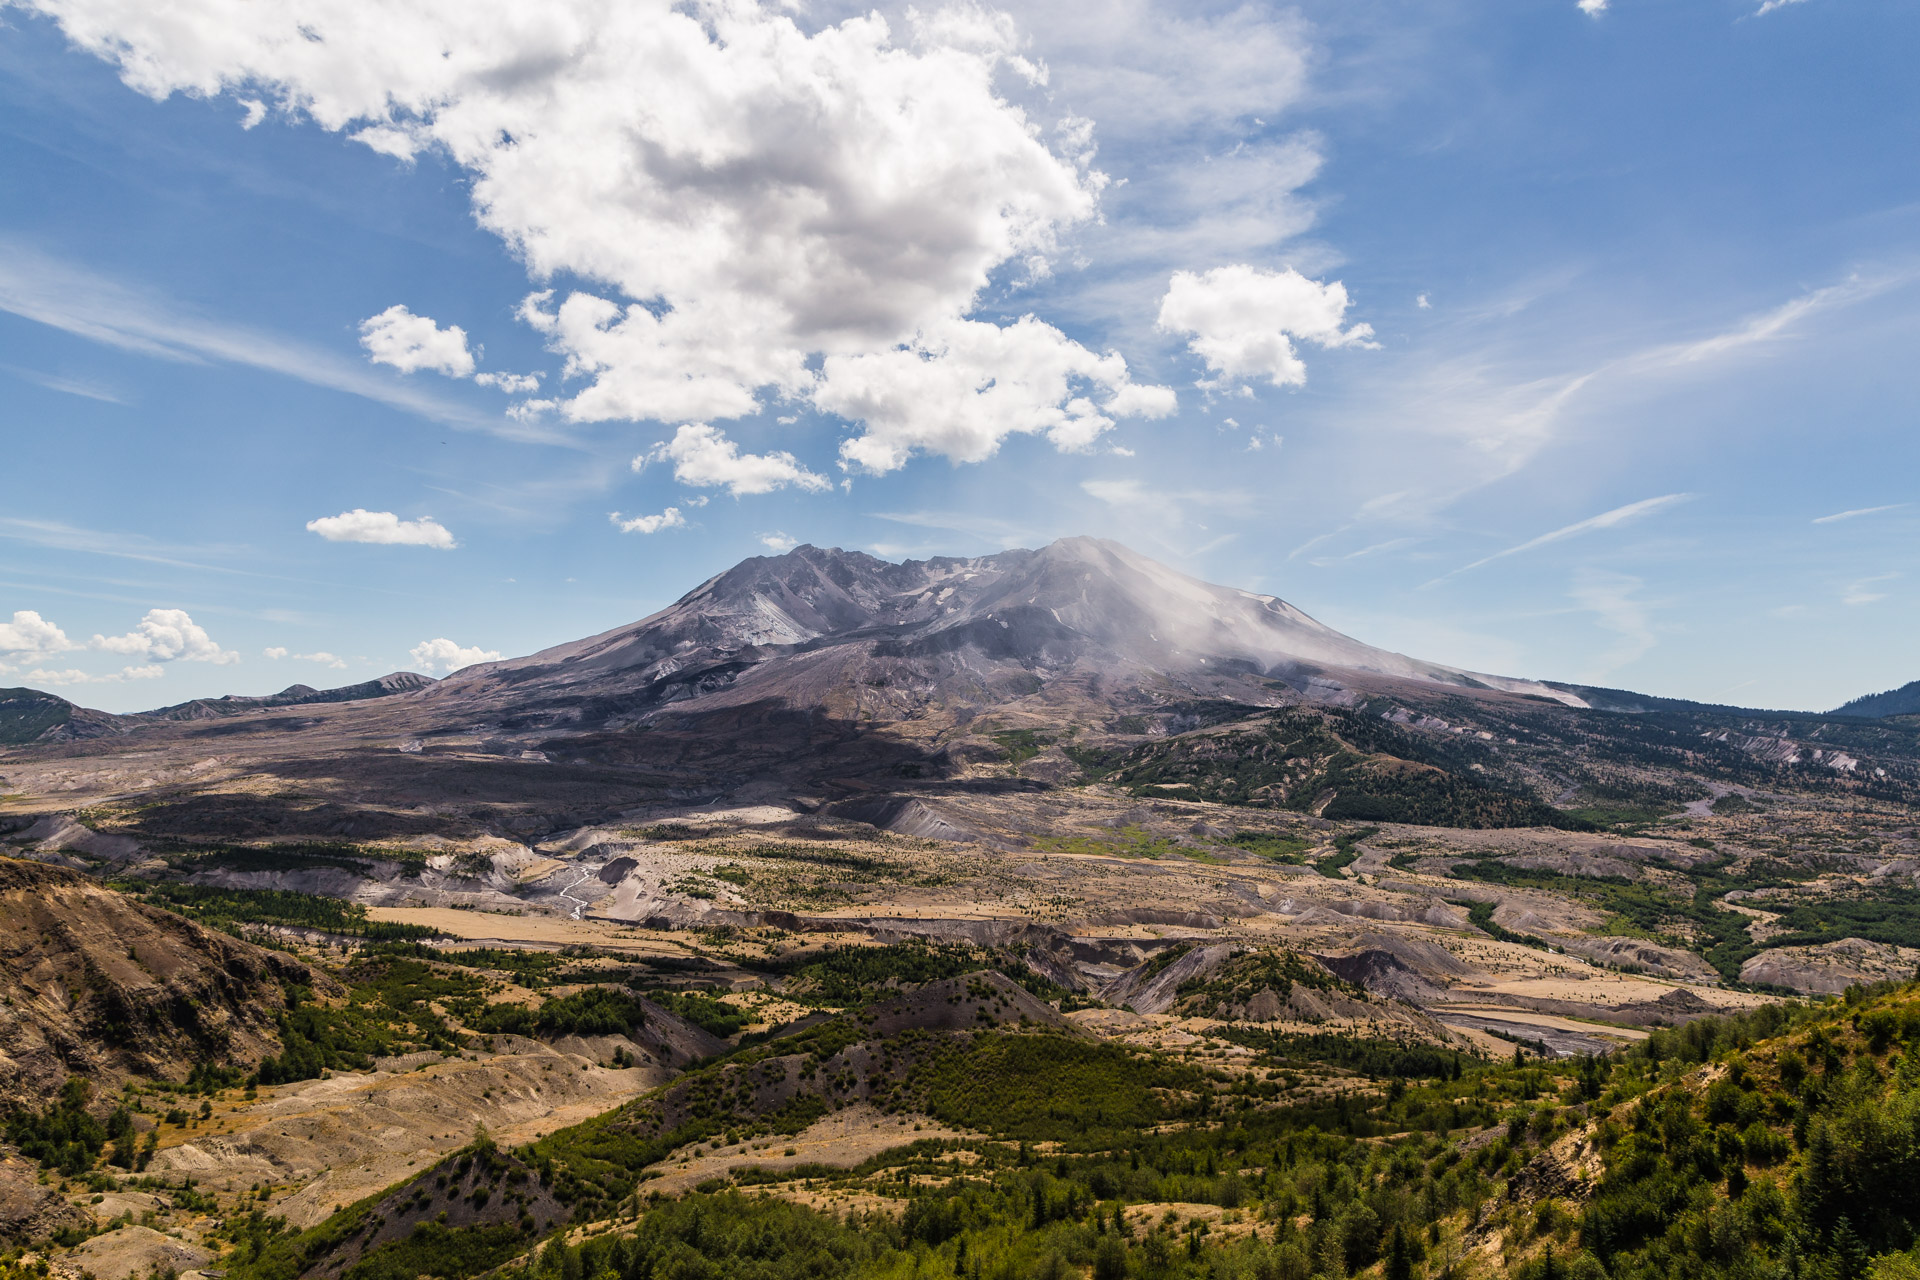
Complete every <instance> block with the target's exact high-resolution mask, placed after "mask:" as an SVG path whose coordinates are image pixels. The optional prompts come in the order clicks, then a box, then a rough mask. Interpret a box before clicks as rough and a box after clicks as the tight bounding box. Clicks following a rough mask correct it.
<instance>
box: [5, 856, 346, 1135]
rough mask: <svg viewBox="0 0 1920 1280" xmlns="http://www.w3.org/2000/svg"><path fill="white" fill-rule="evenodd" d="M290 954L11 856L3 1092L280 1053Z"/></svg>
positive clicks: (301, 973)
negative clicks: (278, 1019)
mask: <svg viewBox="0 0 1920 1280" xmlns="http://www.w3.org/2000/svg"><path fill="white" fill-rule="evenodd" d="M314 980H315V978H314V975H312V974H311V972H310V971H309V970H308V969H307V967H306V966H305V965H302V964H300V963H298V962H297V961H294V960H292V959H290V958H288V957H286V956H283V955H281V954H279V953H278V952H273V951H267V950H265V949H263V948H261V947H257V946H254V945H253V944H252V943H248V942H242V941H240V940H238V939H237V938H230V937H228V936H227V935H225V934H222V933H215V932H213V931H212V930H209V929H205V928H202V927H201V926H200V925H197V924H194V923H192V922H191V921H188V920H183V919H181V918H180V917H178V916H175V915H171V914H169V913H168V912H165V911H160V910H157V909H155V908H152V907H146V906H142V905H141V904H140V903H138V902H135V901H133V900H132V899H131V898H128V897H126V896H125V895H124V894H120V893H115V892H114V891H113V890H111V889H107V888H103V887H102V886H101V885H99V884H98V883H96V882H95V881H93V880H90V879H89V878H87V877H86V876H84V875H81V874H79V873H77V872H73V871H67V870H64V869H62V868H59V867H49V866H45V865H43V864H40V863H35V862H21V861H17V860H14V859H11V858H0V1090H5V1091H6V1092H7V1093H8V1095H9V1096H12V1097H16V1098H23V1097H41V1096H45V1095H47V1094H50V1093H51V1092H53V1091H54V1090H56V1089H58V1088H59V1086H60V1084H61V1082H62V1081H64V1080H65V1079H66V1078H67V1077H68V1076H69V1075H84V1076H87V1077H90V1078H92V1079H95V1080H99V1081H103V1082H106V1083H108V1084H117V1083H118V1081H120V1080H122V1079H124V1078H126V1077H128V1076H146V1077H151V1078H169V1079H178V1078H180V1077H182V1076H184V1075H185V1074H186V1073H187V1072H188V1071H190V1070H191V1069H192V1068H193V1066H194V1065H195V1064H196V1063H199V1062H216V1063H222V1064H232V1065H236V1066H250V1065H252V1064H253V1063H255V1062H257V1061H259V1059H260V1058H261V1057H262V1056H264V1055H266V1054H269V1053H273V1052H276V1051H277V1050H278V1047H279V1045H278V1041H277V1038H276V1035H275V1027H274V1012H275V1010H278V1009H281V1008H284V1007H285V996H284V993H283V988H282V983H283V982H302V983H311V982H313V981H314Z"/></svg>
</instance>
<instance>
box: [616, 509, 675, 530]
mask: <svg viewBox="0 0 1920 1280" xmlns="http://www.w3.org/2000/svg"><path fill="white" fill-rule="evenodd" d="M607 519H609V520H611V521H613V526H614V528H616V529H618V530H620V532H622V533H658V532H660V531H661V530H662V529H676V528H679V527H681V526H682V525H685V524H686V522H687V519H686V517H685V516H683V515H681V514H680V508H678V507H668V508H667V509H666V510H665V511H662V512H661V513H660V514H659V515H657V516H634V517H633V518H632V519H630V520H623V519H622V518H621V517H620V513H619V512H618V511H610V512H608V513H607Z"/></svg>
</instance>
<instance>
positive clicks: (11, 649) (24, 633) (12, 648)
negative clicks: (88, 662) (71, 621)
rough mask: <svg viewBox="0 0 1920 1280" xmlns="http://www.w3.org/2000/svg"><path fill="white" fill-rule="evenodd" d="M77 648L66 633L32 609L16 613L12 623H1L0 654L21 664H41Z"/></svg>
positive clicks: (18, 610) (20, 610)
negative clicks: (55, 655) (56, 655)
mask: <svg viewBox="0 0 1920 1280" xmlns="http://www.w3.org/2000/svg"><path fill="white" fill-rule="evenodd" d="M78 647H79V646H78V645H76V644H74V643H73V641H71V640H69V639H67V633H66V632H64V631H62V630H61V629H60V628H59V627H57V626H55V625H54V624H53V623H51V622H48V621H47V620H46V619H45V618H43V617H41V616H40V615H39V614H38V613H36V612H35V611H34V610H32V609H16V610H15V611H14V614H13V621H12V622H0V653H4V654H6V655H8V656H9V657H12V658H16V659H18V660H20V661H22V662H44V661H46V659H47V658H48V657H50V656H52V655H53V654H56V653H65V652H66V651H67V650H69V649H75V648H78Z"/></svg>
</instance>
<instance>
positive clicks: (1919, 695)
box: [1833, 680, 1920, 719]
mask: <svg viewBox="0 0 1920 1280" xmlns="http://www.w3.org/2000/svg"><path fill="white" fill-rule="evenodd" d="M1833 714H1835V715H1837V716H1872V717H1874V718H1876V719H1877V718H1879V717H1881V716H1911V715H1920V680H1915V681H1913V682H1912V683H1910V684H1903V685H1901V686H1900V687H1899V688H1898V689H1889V690H1887V691H1886V692H1885V693H1869V694H1867V695H1865V696H1864V697H1859V698H1855V699H1854V700H1853V701H1852V702H1849V703H1846V704H1845V705H1843V706H1839V707H1835V708H1834V710H1833Z"/></svg>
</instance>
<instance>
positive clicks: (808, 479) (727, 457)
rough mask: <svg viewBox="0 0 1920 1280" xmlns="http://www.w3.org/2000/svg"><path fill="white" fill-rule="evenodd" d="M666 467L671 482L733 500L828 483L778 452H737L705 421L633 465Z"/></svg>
mask: <svg viewBox="0 0 1920 1280" xmlns="http://www.w3.org/2000/svg"><path fill="white" fill-rule="evenodd" d="M655 462H670V463H672V464H673V478H674V479H675V480H678V481H679V482H680V483H681V484H690V485H694V486H695V487H697V488H703V489H717V488H725V489H726V490H727V491H728V492H729V493H731V494H733V496H734V497H736V498H738V497H741V496H742V495H745V494H751V493H772V492H773V491H774V490H775V489H785V488H787V487H788V486H790V485H791V486H792V487H794V488H796V489H810V490H813V491H814V492H816V493H817V492H820V491H822V490H825V489H831V488H832V487H833V482H832V481H831V480H829V479H827V478H826V477H825V476H823V475H820V474H818V473H816V472H812V471H809V470H807V469H806V468H805V467H803V466H801V465H800V461H799V459H797V458H795V457H794V456H793V455H792V454H790V453H787V452H786V451H784V450H781V451H779V452H776V453H742V452H740V446H739V445H738V444H735V443H734V442H733V441H732V440H729V439H727V435H726V433H725V432H724V431H721V430H720V429H719V428H718V427H710V426H708V425H707V424H706V423H704V422H689V423H686V424H684V425H683V426H681V428H680V429H679V430H678V431H676V432H674V433H673V439H671V440H667V441H663V442H662V443H660V444H658V445H656V446H655V447H654V448H653V449H652V450H651V451H649V452H647V453H643V454H641V455H640V456H639V457H637V458H635V459H634V460H633V469H634V470H635V471H640V470H643V469H644V468H645V467H647V466H648V465H649V464H650V463H655Z"/></svg>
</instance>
